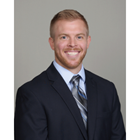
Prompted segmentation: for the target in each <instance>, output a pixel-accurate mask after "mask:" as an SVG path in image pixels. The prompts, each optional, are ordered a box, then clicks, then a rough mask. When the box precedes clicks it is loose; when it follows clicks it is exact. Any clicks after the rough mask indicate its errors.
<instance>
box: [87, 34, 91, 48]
mask: <svg viewBox="0 0 140 140" xmlns="http://www.w3.org/2000/svg"><path fill="white" fill-rule="evenodd" d="M90 42H91V36H88V38H87V49H88V48H89V44H90Z"/></svg>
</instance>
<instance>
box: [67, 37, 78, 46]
mask: <svg viewBox="0 0 140 140" xmlns="http://www.w3.org/2000/svg"><path fill="white" fill-rule="evenodd" d="M76 45H77V43H76V39H75V38H70V39H69V47H75V46H76Z"/></svg>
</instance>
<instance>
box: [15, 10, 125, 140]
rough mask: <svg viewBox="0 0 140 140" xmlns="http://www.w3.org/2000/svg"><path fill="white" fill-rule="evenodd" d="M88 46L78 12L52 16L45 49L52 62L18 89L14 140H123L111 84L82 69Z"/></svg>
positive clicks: (88, 40)
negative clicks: (48, 45)
mask: <svg viewBox="0 0 140 140" xmlns="http://www.w3.org/2000/svg"><path fill="white" fill-rule="evenodd" d="M90 41H91V37H90V36H89V30H88V24H87V22H86V20H85V18H84V17H83V16H82V15H81V14H80V13H79V12H77V11H75V10H64V11H61V12H59V13H58V14H56V15H55V16H54V18H53V19H52V21H51V25H50V38H49V43H50V46H51V48H52V50H54V53H55V60H54V61H53V63H52V64H51V65H50V67H49V68H48V69H47V70H46V71H44V72H42V73H41V74H40V75H38V76H37V77H35V78H34V79H33V80H31V81H30V82H28V83H26V84H24V85H23V86H21V87H20V88H19V89H18V92H17V99H16V110H15V140H125V130H124V124H123V120H122V115H121V112H120V103H119V99H118V96H117V93H116V89H115V86H114V84H113V83H111V82H109V81H107V80H105V79H103V78H101V77H99V76H97V75H95V74H93V73H91V72H89V71H87V70H86V69H84V68H83V65H82V61H83V59H84V57H85V55H86V52H87V49H88V47H89V44H90Z"/></svg>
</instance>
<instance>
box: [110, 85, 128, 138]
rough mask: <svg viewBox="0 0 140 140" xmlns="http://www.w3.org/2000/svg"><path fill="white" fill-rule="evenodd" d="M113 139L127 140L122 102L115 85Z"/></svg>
mask: <svg viewBox="0 0 140 140" xmlns="http://www.w3.org/2000/svg"><path fill="white" fill-rule="evenodd" d="M113 86H114V84H113ZM111 140H126V135H125V128H124V124H123V118H122V114H121V112H120V102H119V98H118V95H117V91H116V88H115V86H114V99H113V111H112V135H111Z"/></svg>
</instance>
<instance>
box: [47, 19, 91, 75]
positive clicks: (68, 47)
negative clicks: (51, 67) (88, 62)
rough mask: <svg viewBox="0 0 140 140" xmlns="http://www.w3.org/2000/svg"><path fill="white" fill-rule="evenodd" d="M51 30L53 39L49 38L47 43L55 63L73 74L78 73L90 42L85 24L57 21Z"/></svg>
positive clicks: (74, 21)
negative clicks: (53, 54)
mask: <svg viewBox="0 0 140 140" xmlns="http://www.w3.org/2000/svg"><path fill="white" fill-rule="evenodd" d="M53 30H54V38H49V43H50V46H51V48H52V49H53V50H54V52H55V60H56V62H57V63H58V64H59V65H61V66H62V67H64V68H66V69H68V70H70V71H71V72H73V73H77V72H79V71H80V69H81V66H82V60H83V58H84V57H85V55H86V52H87V49H88V47H89V43H90V40H91V38H90V36H87V29H86V26H85V23H84V22H83V21H82V20H80V19H76V20H73V21H68V20H59V21H57V22H56V24H55V25H54V29H53Z"/></svg>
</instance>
